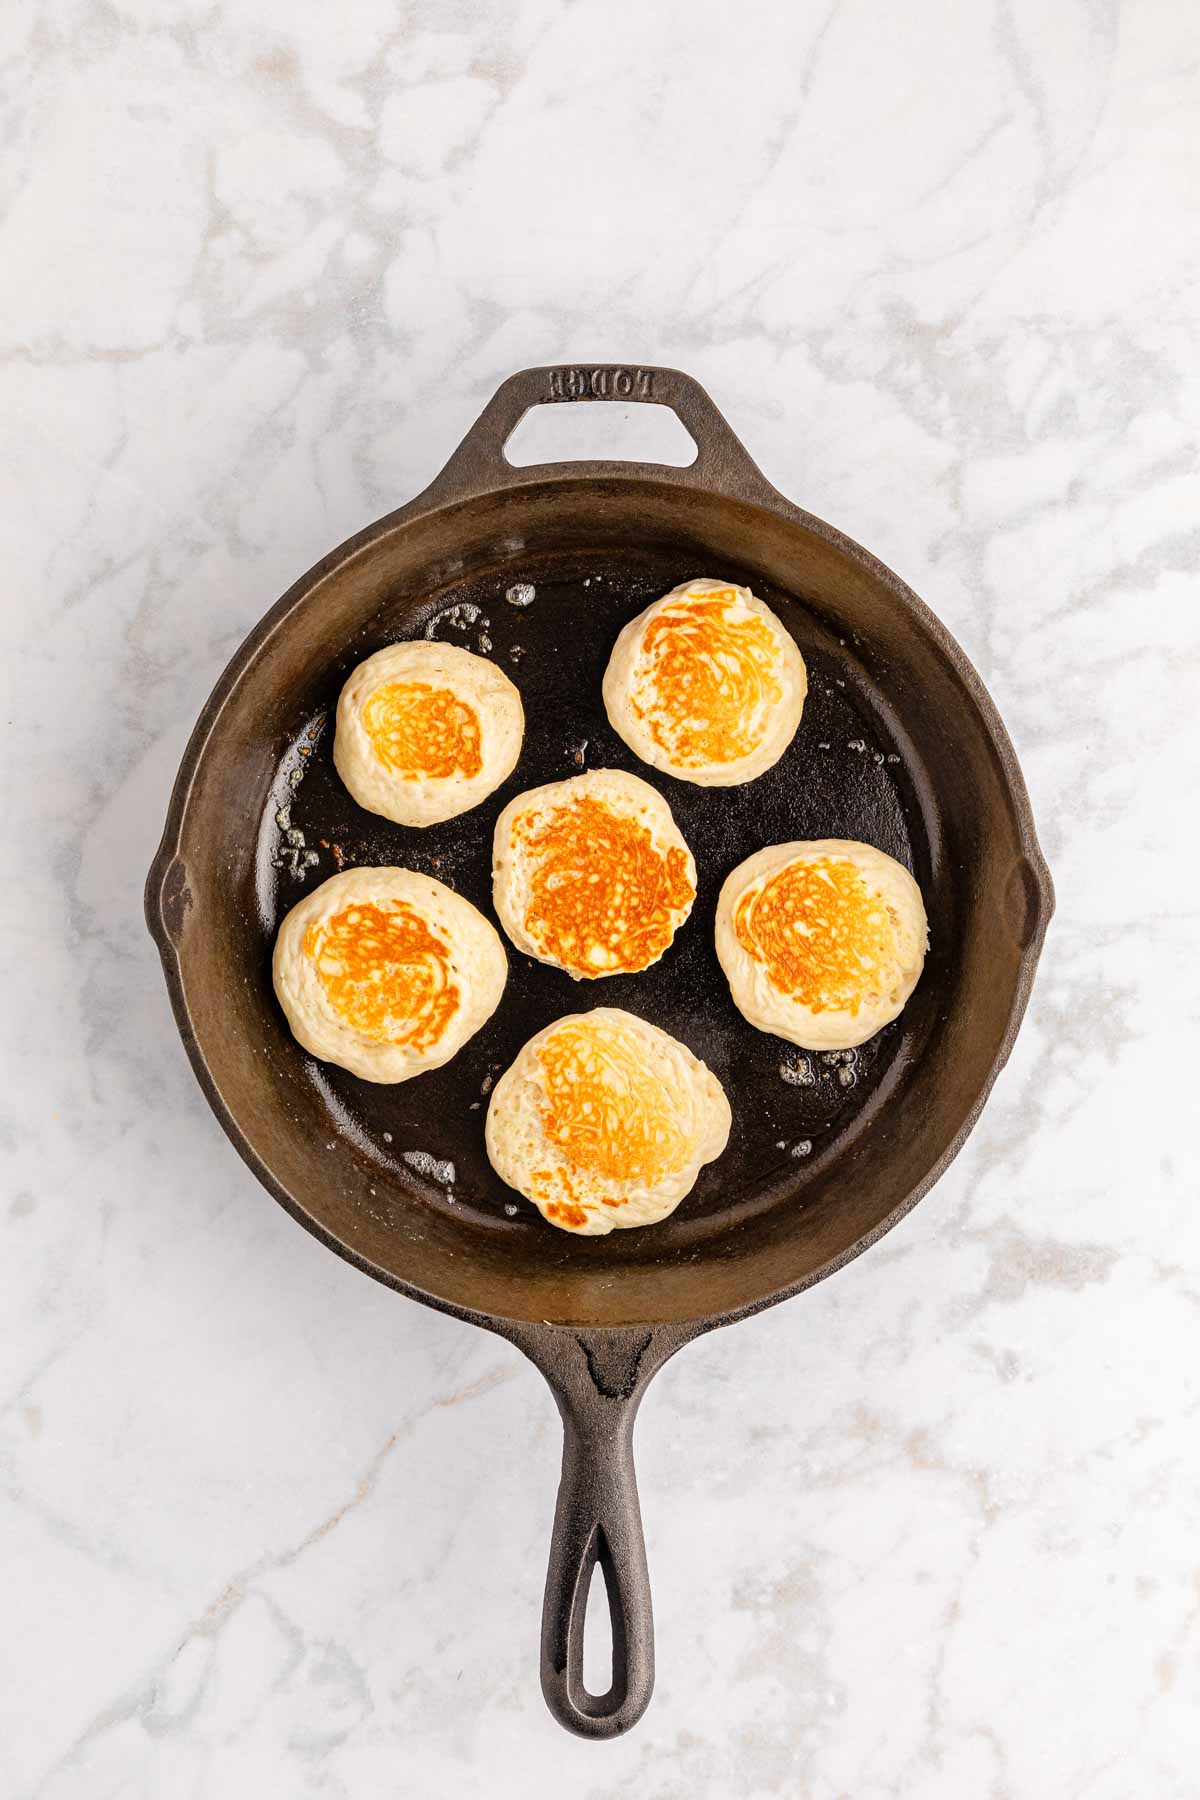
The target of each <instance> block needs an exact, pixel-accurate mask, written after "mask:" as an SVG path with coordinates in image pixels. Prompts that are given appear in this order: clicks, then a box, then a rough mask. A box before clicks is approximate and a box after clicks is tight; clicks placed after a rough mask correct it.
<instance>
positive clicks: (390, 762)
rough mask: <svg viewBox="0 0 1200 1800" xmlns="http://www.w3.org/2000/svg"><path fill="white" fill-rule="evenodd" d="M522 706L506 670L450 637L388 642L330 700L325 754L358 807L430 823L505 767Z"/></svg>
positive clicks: (470, 800)
mask: <svg viewBox="0 0 1200 1800" xmlns="http://www.w3.org/2000/svg"><path fill="white" fill-rule="evenodd" d="M524 732H525V713H524V709H523V707H522V705H521V696H520V694H519V693H518V691H517V689H516V688H515V687H514V686H513V684H512V682H511V681H510V680H509V678H508V676H507V675H506V674H505V673H504V671H503V670H502V669H498V668H497V667H496V665H495V663H492V662H489V661H488V659H487V658H486V657H484V656H476V655H474V654H473V653H472V652H471V651H470V650H465V649H463V648H462V647H461V646H460V645H458V644H444V643H441V642H439V641H437V640H430V639H419V640H416V641H413V642H407V643H400V644H388V645H387V646H386V648H384V649H383V650H377V651H376V652H375V654H374V655H373V656H368V657H367V658H366V660H365V661H364V662H361V663H359V665H358V667H357V668H356V669H355V670H354V671H353V673H352V674H351V676H350V678H349V680H348V681H347V682H346V685H345V686H344V687H343V689H342V691H341V694H340V696H339V698H338V704H337V725H336V730H335V732H334V740H333V761H334V766H335V767H336V769H337V772H338V774H339V775H340V776H341V778H342V780H343V782H344V783H345V784H346V787H347V788H348V789H349V790H350V793H351V794H352V795H353V796H354V798H355V800H357V801H358V803H359V805H360V806H365V807H366V808H367V809H368V811H370V812H375V813H379V814H380V815H381V816H382V817H383V818H385V819H392V820H394V821H395V823H396V824H398V825H436V824H439V823H440V822H441V821H442V820H443V819H453V818H456V817H457V816H458V814H459V813H463V812H467V811H468V810H469V809H470V808H471V807H473V806H478V804H479V802H480V801H481V800H485V799H486V798H487V796H488V795H489V794H490V793H492V792H493V790H494V789H495V788H497V787H499V785H500V783H501V782H502V781H504V780H506V779H507V777H508V776H509V775H511V773H512V771H513V769H514V768H515V767H516V763H517V758H518V756H519V755H520V753H521V744H522V741H523V737H524Z"/></svg>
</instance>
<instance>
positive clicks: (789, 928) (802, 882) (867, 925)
mask: <svg viewBox="0 0 1200 1800" xmlns="http://www.w3.org/2000/svg"><path fill="white" fill-rule="evenodd" d="M734 925H735V929H736V931H737V935H738V941H739V943H741V945H742V946H743V948H744V949H745V950H746V951H747V952H748V953H749V955H751V956H752V957H753V958H754V960H755V961H756V962H760V963H762V964H763V965H764V966H765V968H766V969H767V972H768V974H769V975H770V977H771V980H772V981H773V982H774V984H775V986H776V987H777V988H778V989H779V990H780V992H781V993H783V994H788V995H790V996H791V997H792V998H793V999H795V1000H798V1001H800V1003H801V1004H802V1005H804V1006H806V1007H807V1008H808V1009H809V1011H810V1012H814V1013H819V1012H827V1011H829V1010H830V1009H831V1008H842V1009H844V1010H846V1011H848V1012H849V1013H850V1014H851V1015H852V1016H856V1015H857V1013H858V1010H859V1007H860V1006H861V1005H862V1001H863V995H864V992H868V991H877V990H878V988H879V985H880V983H881V982H882V981H885V980H886V979H887V978H888V976H889V974H890V972H891V971H892V970H893V968H894V967H895V964H896V961H897V955H896V932H895V927H894V925H893V923H892V918H891V915H890V913H889V911H888V907H887V903H886V901H884V900H883V899H882V897H881V896H879V895H878V894H874V895H873V894H871V893H870V892H869V891H868V889H867V885H866V883H865V882H864V880H863V878H862V876H861V875H860V874H859V872H858V870H857V869H856V868H855V866H854V864H853V863H851V862H847V861H845V860H844V859H841V858H837V859H835V858H832V857H828V856H822V857H818V858H817V859H816V860H815V861H813V862H804V861H798V862H793V863H787V864H785V866H784V867H783V868H782V869H780V870H779V872H778V874H776V875H772V876H771V877H770V879H769V880H767V881H765V882H764V883H763V885H762V886H761V887H760V888H757V889H752V890H751V891H750V892H749V893H747V894H745V895H743V897H742V899H741V900H740V901H739V903H738V907H737V911H736V913H735V914H734Z"/></svg>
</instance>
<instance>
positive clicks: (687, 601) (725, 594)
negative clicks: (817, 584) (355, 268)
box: [630, 587, 781, 768]
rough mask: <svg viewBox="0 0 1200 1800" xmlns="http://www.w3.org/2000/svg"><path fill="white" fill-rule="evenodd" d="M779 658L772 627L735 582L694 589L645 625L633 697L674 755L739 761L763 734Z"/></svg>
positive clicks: (688, 762)
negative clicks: (743, 604)
mask: <svg viewBox="0 0 1200 1800" xmlns="http://www.w3.org/2000/svg"><path fill="white" fill-rule="evenodd" d="M777 661H778V656H777V653H776V645H775V638H774V634H773V633H772V632H771V630H770V629H769V627H768V626H767V625H766V623H765V622H764V621H763V620H762V619H760V618H757V617H756V616H755V615H754V614H753V613H749V612H747V611H746V610H745V608H739V607H738V593H737V589H736V588H734V587H718V588H709V589H707V590H703V591H700V592H696V591H694V590H692V589H688V590H686V591H685V592H684V594H683V595H682V596H681V598H680V599H678V600H676V601H673V602H672V603H671V604H670V605H668V606H665V607H664V608H663V610H662V611H661V612H660V613H659V614H658V615H657V616H656V617H655V618H653V619H652V620H651V621H650V623H649V625H648V626H647V627H646V630H645V633H644V634H643V637H642V665H641V667H640V669H639V671H638V678H637V680H636V682H635V685H634V689H633V693H632V694H631V696H630V704H631V706H632V707H633V710H634V712H635V713H636V714H637V716H638V717H639V718H640V719H643V720H644V721H645V724H646V729H647V730H648V731H649V733H650V735H651V737H652V738H653V739H654V741H655V743H656V744H659V745H660V746H661V747H662V749H663V750H665V751H666V753H667V755H668V756H669V757H670V759H671V761H672V762H675V763H679V764H680V765H681V766H682V767H685V768H696V767H698V766H700V765H702V764H706V763H717V762H734V761H736V760H737V759H738V758H739V757H743V756H749V755H750V754H751V752H752V751H754V750H756V749H757V748H758V746H759V744H760V743H761V741H762V736H763V731H764V729H765V722H766V721H765V714H766V711H767V708H768V707H770V706H773V705H774V704H775V703H776V702H777V701H778V700H779V698H780V693H781V690H780V685H779V681H778V679H777V678H776V675H775V664H776V662H777Z"/></svg>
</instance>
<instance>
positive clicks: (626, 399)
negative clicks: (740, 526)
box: [422, 363, 779, 505]
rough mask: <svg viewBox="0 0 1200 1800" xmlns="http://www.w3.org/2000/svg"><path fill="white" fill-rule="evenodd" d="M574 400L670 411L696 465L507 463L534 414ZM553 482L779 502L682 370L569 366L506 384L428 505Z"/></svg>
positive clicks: (532, 372) (521, 375)
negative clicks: (654, 485) (624, 483)
mask: <svg viewBox="0 0 1200 1800" xmlns="http://www.w3.org/2000/svg"><path fill="white" fill-rule="evenodd" d="M576 400H586V401H597V400H611V401H615V402H616V403H617V404H618V405H621V406H627V405H629V404H631V403H634V402H636V403H638V404H641V405H649V406H669V407H670V408H671V410H672V412H673V413H674V414H675V415H676V417H677V418H678V419H679V421H680V423H681V424H682V425H683V426H684V427H685V428H686V430H687V432H688V434H689V435H690V437H691V438H692V440H693V441H694V443H695V445H696V460H695V461H694V462H691V463H689V464H688V465H687V467H686V468H682V469H681V468H677V467H675V466H674V465H672V464H666V463H634V462H565V463H534V464H529V465H527V466H525V467H523V468H516V467H515V466H514V465H513V464H512V463H510V462H509V461H508V459H507V457H506V456H505V454H504V446H505V444H507V442H508V440H509V438H510V437H511V436H512V434H513V432H514V431H515V430H516V428H517V426H518V425H519V424H520V422H521V420H522V419H523V418H524V417H525V414H526V413H527V412H528V411H529V409H530V408H531V407H533V406H559V405H564V404H567V403H569V402H572V401H576ZM552 475H558V476H561V477H578V476H581V475H583V476H589V475H590V476H595V475H608V476H613V475H623V476H625V477H627V478H628V477H630V476H633V477H636V476H639V475H652V476H653V477H654V478H655V479H656V480H658V481H667V482H670V483H673V484H675V485H677V486H679V487H689V488H704V489H712V488H716V489H719V490H720V491H721V492H724V493H729V494H731V495H733V496H734V497H737V498H746V499H752V500H753V499H768V498H769V499H772V500H776V501H777V500H778V498H779V495H778V493H777V491H776V489H775V488H773V487H772V486H771V484H770V482H769V481H768V480H767V478H766V476H765V475H764V474H763V473H762V471H761V469H759V467H758V466H757V464H756V463H755V462H754V461H753V460H752V458H751V456H750V453H749V452H748V451H747V449H746V448H745V446H744V445H743V444H742V442H741V440H740V438H738V437H737V435H736V434H735V433H734V431H733V430H732V429H731V427H730V426H729V424H728V423H727V422H726V419H725V416H724V414H723V413H721V412H720V410H719V409H718V407H717V406H716V405H715V404H714V402H713V401H712V399H711V398H710V397H709V395H708V394H707V393H706V392H705V390H704V389H703V388H702V387H701V385H700V383H699V382H698V381H695V380H693V378H692V377H691V376H690V375H685V374H684V373H683V371H682V369H662V368H646V367H639V366H637V365H635V364H633V363H595V364H584V363H568V364H551V365H547V366H546V367H544V368H537V369H521V370H520V371H519V372H518V373H517V374H516V375H510V376H509V377H508V380H507V381H504V382H501V384H500V386H499V387H498V388H497V389H496V392H495V393H494V394H493V395H492V398H491V399H490V400H489V401H488V403H487V405H486V406H485V407H484V409H483V411H482V412H481V413H480V415H479V417H478V419H476V421H475V423H474V425H472V427H471V429H470V430H469V431H468V432H467V435H466V437H465V438H464V439H463V441H462V443H461V444H460V445H459V446H458V449H457V450H455V451H454V453H453V455H452V456H451V457H450V460H449V462H447V464H446V466H445V468H444V469H443V470H442V471H441V473H440V474H439V475H437V476H436V477H435V478H434V480H433V482H432V483H431V485H430V486H429V487H428V488H427V489H426V490H425V494H424V495H422V499H426V498H428V499H431V500H436V501H437V503H438V504H439V505H442V504H444V503H445V502H446V501H447V500H452V499H454V500H459V499H467V498H470V497H474V496H475V495H477V494H483V493H495V492H497V491H498V490H501V489H504V488H510V487H522V486H525V485H527V484H528V483H530V482H538V481H545V480H546V479H547V478H548V477H552Z"/></svg>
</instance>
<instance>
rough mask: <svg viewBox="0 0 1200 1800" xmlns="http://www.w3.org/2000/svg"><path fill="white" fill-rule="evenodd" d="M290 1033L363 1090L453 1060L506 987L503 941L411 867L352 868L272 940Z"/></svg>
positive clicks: (300, 908)
mask: <svg viewBox="0 0 1200 1800" xmlns="http://www.w3.org/2000/svg"><path fill="white" fill-rule="evenodd" d="M271 973H272V977H273V979H274V982H275V992H276V994H277V995H278V997H279V1004H280V1005H281V1006H282V1008H283V1010H284V1013H285V1014H286V1016H287V1022H288V1024H289V1025H290V1026H291V1028H292V1033H293V1035H294V1036H295V1037H296V1038H297V1039H298V1041H299V1042H300V1043H301V1044H303V1046H304V1048H305V1049H306V1050H308V1051H311V1053H312V1054H313V1056H318V1057H320V1058H321V1060H322V1062H332V1063H337V1064H338V1066H339V1067H340V1068H343V1069H349V1071H350V1073H351V1074H352V1075H360V1076H361V1077H362V1079H363V1080H364V1081H379V1082H395V1081H408V1080H410V1079H411V1078H412V1077H413V1076H414V1075H420V1074H422V1073H423V1072H424V1071H425V1070H426V1069H438V1068H440V1067H441V1065H442V1064H443V1063H447V1062H449V1061H450V1058H451V1057H452V1056H454V1055H455V1054H456V1053H457V1052H458V1051H459V1050H461V1049H462V1046H463V1045H464V1044H465V1043H466V1041H467V1039H468V1038H470V1037H473V1036H474V1034H475V1033H476V1032H477V1031H478V1030H479V1028H480V1026H481V1025H483V1024H484V1023H485V1021H486V1020H488V1019H489V1018H490V1017H491V1016H492V1014H493V1013H494V1012H495V1010H496V1007H497V1006H498V1005H499V1003H500V996H501V994H502V993H503V992H504V984H505V981H506V980H507V979H508V959H507V958H506V956H505V954H504V945H503V944H502V943H501V941H500V936H499V933H498V932H497V931H496V930H495V929H494V927H493V926H491V925H490V924H489V923H488V921H487V920H486V919H485V918H484V916H483V914H482V913H481V912H479V911H477V909H476V908H475V907H473V906H472V905H471V903H470V901H469V900H464V899H463V898H462V897H461V895H459V894H455V893H453V892H452V891H451V889H450V888H448V887H445V886H443V884H442V883H441V882H440V881H435V880H434V879H433V877H432V875H418V874H415V873H414V872H413V871H412V870H411V869H347V870H346V871H345V873H344V874H341V875H334V876H331V877H330V879H329V880H328V881H325V882H322V884H321V886H320V887H319V888H315V889H314V890H313V892H312V893H311V894H306V895H305V897H304V899H303V900H301V901H300V903H299V904H298V905H297V906H294V907H293V908H292V910H291V912H290V913H288V915H287V917H286V918H285V919H284V921H283V924H282V925H281V926H280V927H279V935H278V937H277V938H276V940H275V955H274V959H273V961H272V966H271Z"/></svg>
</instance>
